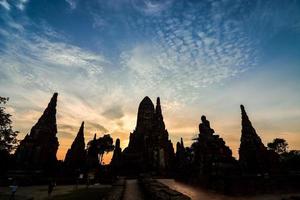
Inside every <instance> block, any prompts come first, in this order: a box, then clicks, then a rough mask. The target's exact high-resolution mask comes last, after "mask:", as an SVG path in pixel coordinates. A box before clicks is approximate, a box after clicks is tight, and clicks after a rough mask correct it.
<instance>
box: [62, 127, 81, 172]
mask: <svg viewBox="0 0 300 200" xmlns="http://www.w3.org/2000/svg"><path fill="white" fill-rule="evenodd" d="M85 162H86V151H85V142H84V122H82V123H81V126H80V128H79V131H78V133H77V136H76V138H75V139H74V141H73V143H72V145H71V148H70V149H68V152H67V154H66V158H65V163H66V165H67V166H68V167H69V168H72V169H81V170H83V169H84V167H85Z"/></svg>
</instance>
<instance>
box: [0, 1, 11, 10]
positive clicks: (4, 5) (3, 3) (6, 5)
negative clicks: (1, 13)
mask: <svg viewBox="0 0 300 200" xmlns="http://www.w3.org/2000/svg"><path fill="white" fill-rule="evenodd" d="M0 5H1V6H2V7H3V8H5V9H6V10H10V5H9V3H8V1H7V0H0Z"/></svg>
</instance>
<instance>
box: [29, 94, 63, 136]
mask: <svg viewBox="0 0 300 200" xmlns="http://www.w3.org/2000/svg"><path fill="white" fill-rule="evenodd" d="M57 96H58V93H54V94H53V96H52V98H51V100H50V102H49V104H48V106H47V108H46V109H45V111H44V113H43V114H42V116H41V117H40V118H39V120H38V122H37V123H36V124H35V125H34V127H40V126H43V127H44V126H47V127H48V128H51V130H52V131H54V132H55V134H56V133H57V126H56V104H57Z"/></svg>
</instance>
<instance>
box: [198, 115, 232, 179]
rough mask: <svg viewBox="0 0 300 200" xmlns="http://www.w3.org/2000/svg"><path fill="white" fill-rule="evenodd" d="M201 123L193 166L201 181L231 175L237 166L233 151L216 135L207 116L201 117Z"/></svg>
mask: <svg viewBox="0 0 300 200" xmlns="http://www.w3.org/2000/svg"><path fill="white" fill-rule="evenodd" d="M201 121H202V122H201V123H200V124H199V132H200V133H199V135H198V138H196V142H194V143H193V144H192V149H193V150H194V154H195V155H194V160H193V165H194V166H196V169H197V172H196V173H197V176H198V177H199V180H201V179H208V178H210V177H211V176H221V175H224V174H225V173H230V171H231V170H232V168H233V167H234V164H235V160H234V158H233V157H232V151H231V149H230V148H229V147H228V146H226V144H225V142H224V140H223V139H222V138H220V137H219V135H216V134H214V133H215V131H214V130H213V129H212V128H211V127H210V123H209V121H208V120H207V119H206V117H205V116H202V117H201Z"/></svg>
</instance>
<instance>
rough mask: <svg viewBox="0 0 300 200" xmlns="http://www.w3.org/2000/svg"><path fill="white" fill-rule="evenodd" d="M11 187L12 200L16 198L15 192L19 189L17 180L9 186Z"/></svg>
mask: <svg viewBox="0 0 300 200" xmlns="http://www.w3.org/2000/svg"><path fill="white" fill-rule="evenodd" d="M9 187H10V189H11V195H10V198H9V199H10V200H15V194H16V192H17V189H18V185H17V182H16V181H14V182H13V184H12V185H11V186H9Z"/></svg>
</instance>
